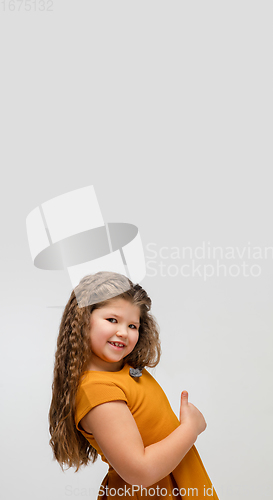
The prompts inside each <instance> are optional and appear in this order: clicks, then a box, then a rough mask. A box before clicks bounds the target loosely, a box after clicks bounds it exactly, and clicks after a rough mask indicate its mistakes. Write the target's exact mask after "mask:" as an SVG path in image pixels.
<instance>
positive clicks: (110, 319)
mask: <svg viewBox="0 0 273 500" xmlns="http://www.w3.org/2000/svg"><path fill="white" fill-rule="evenodd" d="M107 321H110V323H113V322H114V321H117V320H116V318H107Z"/></svg>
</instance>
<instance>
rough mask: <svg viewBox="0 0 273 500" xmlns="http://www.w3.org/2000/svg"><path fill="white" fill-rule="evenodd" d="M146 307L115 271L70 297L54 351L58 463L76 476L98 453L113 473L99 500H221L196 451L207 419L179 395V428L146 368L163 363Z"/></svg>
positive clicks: (141, 294)
mask: <svg viewBox="0 0 273 500" xmlns="http://www.w3.org/2000/svg"><path fill="white" fill-rule="evenodd" d="M82 300H83V301H84V303H85V304H88V305H86V306H84V307H79V306H78V303H80V302H81V301H82ZM150 308H151V299H150V298H149V297H148V295H147V293H146V292H145V290H143V288H142V287H141V286H140V285H134V284H133V283H132V282H131V281H130V280H128V278H126V277H125V276H122V275H120V274H116V273H110V272H99V273H97V274H94V275H91V276H86V277H85V278H83V279H82V280H81V282H80V284H79V285H78V287H76V288H75V291H73V292H72V294H71V296H70V299H69V301H68V304H67V305H66V307H65V310H64V313H63V317H62V320H61V324H60V330H59V336H58V340H57V350H56V354H55V366H54V377H53V384H52V402H51V406H50V411H49V431H50V435H51V439H50V445H51V447H52V449H53V453H54V457H55V459H56V460H57V461H58V462H59V464H60V465H61V468H62V470H63V464H66V465H68V468H69V467H75V468H76V471H75V472H77V471H78V470H79V468H80V466H82V465H87V464H88V463H89V461H92V462H94V461H95V460H96V458H97V456H98V454H100V455H101V458H102V460H103V461H104V462H106V463H107V464H108V465H109V470H108V473H107V475H106V477H105V478H104V480H103V482H102V485H101V487H100V490H99V492H98V499H99V498H102V499H110V498H111V499H113V500H118V499H119V500H120V497H125V498H126V497H127V498H129V497H130V498H134V499H140V498H153V499H155V498H162V497H167V498H168V499H170V500H172V499H174V498H176V499H181V498H189V497H191V496H198V497H199V498H201V499H204V498H206V499H207V497H211V498H213V500H218V497H217V495H216V492H215V491H214V489H213V487H212V484H211V481H210V479H209V477H208V475H207V472H206V470H205V468H204V466H203V463H202V461H201V459H200V456H199V454H198V452H197V450H196V448H195V446H194V443H195V441H196V439H197V436H198V435H199V434H200V433H201V432H203V431H204V430H205V428H206V422H205V420H204V417H203V415H202V413H200V411H199V410H198V409H197V408H196V407H195V406H194V405H192V404H191V403H188V394H187V392H186V391H183V392H182V395H181V406H180V421H179V420H178V418H177V417H176V416H175V414H174V413H173V411H172V409H171V407H170V404H169V402H168V399H167V397H166V395H165V394H164V392H163V390H162V389H161V387H160V386H159V384H158V383H157V382H156V381H155V379H154V378H153V377H152V376H151V374H150V373H149V372H148V371H147V370H146V369H145V367H154V366H156V365H157V364H158V362H159V358H160V343H159V333H158V326H157V323H156V321H155V319H154V317H153V316H152V315H151V313H150V312H149V311H150Z"/></svg>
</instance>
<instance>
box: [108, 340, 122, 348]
mask: <svg viewBox="0 0 273 500" xmlns="http://www.w3.org/2000/svg"><path fill="white" fill-rule="evenodd" d="M108 344H110V345H113V346H114V347H118V348H119V349H121V348H122V347H125V344H122V343H121V342H110V341H109V342H108Z"/></svg>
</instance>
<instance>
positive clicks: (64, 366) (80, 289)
mask: <svg viewBox="0 0 273 500" xmlns="http://www.w3.org/2000/svg"><path fill="white" fill-rule="evenodd" d="M128 287H130V288H129V289H128ZM124 290H126V291H124ZM94 297H95V299H94ZM105 297H107V299H106V300H102V299H103V298H105ZM109 297H110V298H109ZM114 297H115V298H123V299H125V300H128V301H130V302H131V303H132V304H133V305H136V306H138V307H139V308H140V327H139V339H138V342H137V344H136V346H135V347H134V349H133V351H132V352H131V353H130V354H128V355H127V356H126V357H125V358H124V360H123V361H124V363H128V364H129V365H130V366H132V367H133V368H137V367H138V368H144V367H145V366H147V367H154V366H156V365H157V364H158V362H159V359H160V355H161V348H160V341H159V327H158V324H157V322H156V320H155V318H154V317H153V315H152V314H151V313H150V312H149V311H150V308H151V303H152V302H151V299H150V297H149V296H148V295H147V293H146V291H145V290H144V289H143V288H142V287H141V286H140V285H138V284H136V285H134V284H133V283H132V282H131V281H130V280H129V279H128V278H126V277H125V276H123V275H121V274H117V273H112V272H98V273H96V274H93V275H89V276H85V277H84V278H83V279H82V280H81V281H80V283H79V285H78V286H77V287H76V288H75V290H73V291H72V293H71V296H70V298H69V300H68V303H67V305H66V307H65V309H64V312H63V315H62V319H61V323H60V328H59V334H58V338H57V348H56V352H55V364H54V371H53V383H52V400H51V405H50V410H49V415H48V419H49V432H50V435H51V439H50V440H49V444H50V446H51V447H52V450H53V455H54V456H53V459H55V460H57V462H58V463H59V465H60V466H61V469H62V471H63V472H64V468H63V465H67V466H68V468H70V467H75V468H76V470H75V472H77V471H78V470H79V468H80V467H81V466H82V465H84V466H86V465H87V464H88V463H89V462H90V461H91V462H95V460H96V459H97V457H98V453H97V451H96V450H95V448H93V446H92V445H91V444H90V443H89V441H88V440H87V439H86V438H85V437H84V436H83V435H82V434H81V433H80V432H79V431H78V430H77V428H76V425H75V421H74V417H75V401H76V394H77V389H78V386H79V381H80V377H81V375H82V373H83V372H84V371H85V370H86V369H87V366H88V364H89V362H90V357H91V355H92V352H91V347H90V338H89V335H90V316H91V314H92V311H94V310H95V309H98V308H100V307H103V306H104V305H106V304H107V303H109V301H111V298H114ZM82 301H83V302H84V303H86V304H89V305H86V306H84V307H79V303H81V302H82ZM92 302H93V303H92ZM94 302H95V303H94Z"/></svg>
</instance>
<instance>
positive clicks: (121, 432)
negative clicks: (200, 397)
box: [81, 396, 206, 487]
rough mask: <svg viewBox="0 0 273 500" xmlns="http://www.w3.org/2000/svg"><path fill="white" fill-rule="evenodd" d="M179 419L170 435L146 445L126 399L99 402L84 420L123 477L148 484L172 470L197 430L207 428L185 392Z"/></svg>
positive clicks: (83, 422)
mask: <svg viewBox="0 0 273 500" xmlns="http://www.w3.org/2000/svg"><path fill="white" fill-rule="evenodd" d="M180 420H181V423H180V425H179V427H177V429H175V430H174V431H173V432H172V433H171V434H169V436H167V437H166V438H165V439H162V440H161V441H159V442H157V443H155V444H152V445H150V446H147V447H146V448H145V447H144V445H143V441H142V438H141V435H140V433H139V430H138V428H137V425H136V422H135V420H134V418H133V416H132V414H131V412H130V410H129V408H128V407H127V405H126V403H124V402H123V401H112V402H109V403H104V404H101V405H99V406H96V407H95V408H93V409H92V410H91V411H90V412H89V413H88V414H87V415H86V416H85V417H84V418H83V419H82V420H81V423H82V425H83V426H84V429H86V431H87V432H92V434H93V435H94V438H95V440H96V442H97V443H98V445H99V447H100V448H101V450H102V452H103V454H104V455H105V457H106V458H107V460H108V461H109V463H110V464H111V465H112V467H113V468H114V469H115V470H116V472H117V473H118V474H119V475H120V476H121V477H122V478H123V479H124V481H126V482H127V483H129V484H134V485H139V486H141V485H142V486H143V487H148V486H150V485H151V484H154V483H156V482H158V481H160V479H162V478H163V477H165V476H167V475H168V474H169V473H170V472H172V471H173V469H175V468H176V467H177V465H178V464H179V463H180V462H181V460H182V458H183V457H184V456H185V455H186V453H187V452H188V451H189V449H190V448H191V447H192V445H193V444H194V442H195V441H196V439H197V436H198V434H200V432H202V431H203V430H205V425H206V424H205V421H204V417H203V415H202V414H201V413H200V412H199V410H198V409H197V408H195V406H193V405H191V404H190V403H188V399H187V396H182V402H181V410H180ZM201 429H202V430H201Z"/></svg>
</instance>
